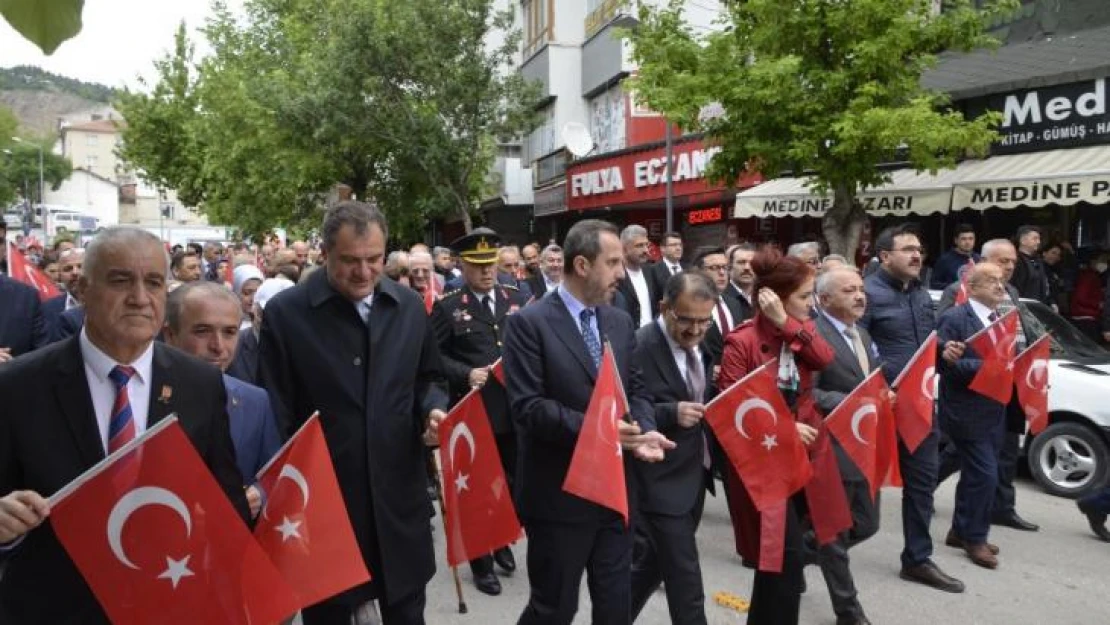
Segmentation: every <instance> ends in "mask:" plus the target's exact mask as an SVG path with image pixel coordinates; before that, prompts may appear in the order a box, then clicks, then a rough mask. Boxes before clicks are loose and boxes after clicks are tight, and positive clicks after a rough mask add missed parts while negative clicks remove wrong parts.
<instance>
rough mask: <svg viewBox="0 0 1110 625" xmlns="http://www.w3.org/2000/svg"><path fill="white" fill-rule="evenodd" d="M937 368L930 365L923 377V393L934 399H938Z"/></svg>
mask: <svg viewBox="0 0 1110 625" xmlns="http://www.w3.org/2000/svg"><path fill="white" fill-rule="evenodd" d="M936 389H937V368H936V367H929V368H928V369H926V370H925V375H924V376H922V378H921V393H922V394H923V395H925V396H926V397H928V398H929V399H930V400H932V401H936V399H937V392H936Z"/></svg>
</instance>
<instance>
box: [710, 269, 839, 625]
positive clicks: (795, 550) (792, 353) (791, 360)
mask: <svg viewBox="0 0 1110 625" xmlns="http://www.w3.org/2000/svg"><path fill="white" fill-rule="evenodd" d="M752 269H753V270H754V272H755V275H756V282H755V292H756V293H757V297H758V302H759V310H758V312H757V313H756V315H755V317H754V318H753V319H751V320H749V321H748V322H746V323H744V324H743V325H741V326H740V327H738V328H737V329H736V330H734V331H733V332H732V333H730V334H729V335H728V337H727V338H726V339H725V348H724V354H723V356H722V358H721V371H720V374H719V375H718V378H717V388H719V389H721V390H722V391H723V390H724V389H727V388H728V387H729V386H731V385H732V384H733V383H734V382H736V381H737V380H739V379H741V378H743V377H744V376H746V375H747V374H749V373H751V372H752V371H754V370H755V369H757V368H759V367H760V366H762V365H763V364H764V363H766V362H768V361H770V360H773V359H778V378H779V380H778V386H779V390H780V392H781V393H782V395H783V398H784V399H786V403H787V405H789V406H790V408H791V410H793V411H794V416H795V421H796V427H797V430H798V436H799V437H800V438H801V439H802V441H803V442H804V443H805V444H806V445H809V444H811V443H813V441H814V440H815V439H816V437H817V429H816V428H817V426H819V425H820V423H821V415H820V413H819V412H818V411H817V406H816V404H815V403H814V399H813V377H814V376H813V373H814V372H816V371H820V370H821V369H824V368H825V367H826V366H828V365H829V363H831V362H832V361H833V358H834V357H835V355H834V353H833V350H832V348H831V347H829V345H828V344H827V343H825V341H824V340H823V339H822V338H821V336H820V334H818V332H817V328H816V326H815V325H814V322H813V320H812V319H811V318H810V307H811V306H812V304H813V286H814V278H815V271H814V268H813V267H811V266H810V265H808V264H806V263H804V262H802V261H801V260H799V259H797V258H793V257H783V256H781V255H779V253H778V252H777V251H774V250H767V251H763V252H760V253H759V254H757V255H756V256H755V258H754V259H753V260H752ZM725 487H726V488H727V490H728V501H729V514H730V515H731V516H732V526H733V531H734V532H735V534H736V543H737V551H738V552H740V555H741V556H743V558H744V559H745V560H750V561H753V562H758V561H759V522H760V519H759V512H758V511H756V509H755V506H754V505H753V504H752V501H751V499H750V498H749V496H748V493H747V491H746V490H745V489H744V485H743V483H742V482H741V481H740V477H739V476H738V475H737V474H736V472H735V469H733V468H732V466H731V464H729V465H728V467H727V469H726V472H725ZM787 508H788V510H787V518H786V541H785V551H784V554H783V567H782V572H781V573H765V572H763V571H757V572H756V575H755V583H754V585H753V587H752V601H751V608H750V610H749V612H748V623H749V625H766V624H768V623H775V624H778V623H797V622H798V606H799V603H800V601H801V593H802V589H803V584H804V578H803V576H802V568H803V566H804V564H803V559H802V550H803V545H802V530H801V528H800V526H799V519H798V514H797V511H796V510H795V503H788V506H787Z"/></svg>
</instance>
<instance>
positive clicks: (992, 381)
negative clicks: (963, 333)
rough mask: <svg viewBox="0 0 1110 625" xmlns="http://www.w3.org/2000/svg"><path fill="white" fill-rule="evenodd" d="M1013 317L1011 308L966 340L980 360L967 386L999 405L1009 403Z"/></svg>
mask: <svg viewBox="0 0 1110 625" xmlns="http://www.w3.org/2000/svg"><path fill="white" fill-rule="evenodd" d="M1017 321H1018V317H1017V309H1016V308H1015V309H1013V310H1011V311H1010V312H1008V313H1006V314H1005V315H1003V316H1002V318H1001V319H999V320H997V321H995V322H994V323H992V324H990V325H989V326H987V327H986V328H983V329H982V330H980V331H979V332H976V333H975V334H974V335H973V336H972V337H971V338H969V339H968V340H967V346H968V347H970V348H971V349H974V350H975V353H976V354H978V355H979V358H980V360H981V364H980V365H979V371H978V373H976V374H975V377H974V378H972V379H971V384H968V388H970V389H971V390H973V391H975V392H976V393H979V394H980V395H984V396H986V397H989V398H991V399H993V400H994V401H996V402H998V403H1000V404H1003V405H1005V404H1008V403H1010V398H1011V397H1013V394H1014V343H1015V342H1017Z"/></svg>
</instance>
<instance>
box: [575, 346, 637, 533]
mask: <svg viewBox="0 0 1110 625" xmlns="http://www.w3.org/2000/svg"><path fill="white" fill-rule="evenodd" d="M626 414H628V399H627V398H625V396H624V386H623V385H622V384H621V381H620V376H619V375H618V373H617V361H616V360H615V359H614V358H613V350H612V349H610V348H609V344H608V343H606V344H605V351H604V353H603V354H602V357H601V370H600V371H598V373H597V382H596V383H595V384H594V392H593V395H591V396H590V405H589V406H587V408H586V414H585V416H584V417H583V419H582V428H581V429H580V430H579V431H578V442H577V443H575V445H574V455H573V456H571V458H570V467H569V468H568V469H567V477H566V480H565V481H564V482H563V490H565V491H567V492H568V493H570V494H572V495H578V496H579V497H581V498H583V499H586V500H589V501H592V502H594V503H596V504H598V505H599V506H605V507H606V508H609V509H611V510H616V511H617V512H619V513H621V516H623V517H624V522H625V524H627V523H628V489H627V487H626V486H625V481H624V453H623V451H622V450H621V443H620V436H619V435H618V431H619V429H618V427H617V422H618V421H620V420H621V419H622V418H624V415H626Z"/></svg>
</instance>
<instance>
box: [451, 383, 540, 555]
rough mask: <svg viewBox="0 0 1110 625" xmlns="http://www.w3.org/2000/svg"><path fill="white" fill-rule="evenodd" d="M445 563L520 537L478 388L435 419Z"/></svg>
mask: <svg viewBox="0 0 1110 625" xmlns="http://www.w3.org/2000/svg"><path fill="white" fill-rule="evenodd" d="M439 455H440V458H441V461H442V464H443V505H444V516H443V524H444V527H445V528H446V530H447V564H449V565H450V566H458V565H459V564H462V563H463V562H467V561H470V560H474V559H476V558H478V557H480V556H484V555H486V554H489V553H490V552H491V551H493V550H495V549H499V548H501V547H504V546H505V545H508V544H510V543H512V542H513V541H515V540H519V539H520V535H521V529H520V520H519V519H518V518H517V516H516V510H515V509H514V508H513V500H512V494H511V493H510V492H509V490H510V489H509V482H508V481H507V480H506V479H505V471H504V469H502V464H501V454H500V453H499V452H498V451H497V443H496V442H495V440H494V438H493V430H492V429H491V428H490V425H489V417H488V416H487V415H486V407H485V404H484V403H483V402H482V395H481V392H480V391H479V390H478V389H474V390H471V391H470V392H469V393H467V394H466V396H465V397H463V398H462V399H461V400H459V403H457V404H455V407H454V408H452V409H451V412H450V413H448V415H447V418H446V419H444V420H443V421H442V422H441V423H440V424H439Z"/></svg>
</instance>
